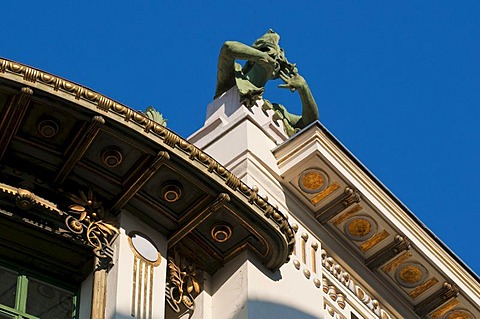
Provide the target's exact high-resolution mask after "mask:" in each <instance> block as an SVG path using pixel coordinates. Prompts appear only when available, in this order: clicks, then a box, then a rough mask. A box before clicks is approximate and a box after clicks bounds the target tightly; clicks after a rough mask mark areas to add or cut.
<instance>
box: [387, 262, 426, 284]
mask: <svg viewBox="0 0 480 319" xmlns="http://www.w3.org/2000/svg"><path fill="white" fill-rule="evenodd" d="M427 274H428V272H427V269H425V267H423V266H422V265H420V264H418V263H404V264H402V265H400V266H399V267H398V268H397V271H396V272H395V279H396V280H397V282H398V283H399V284H400V285H402V286H403V287H406V288H413V287H416V286H418V285H420V284H422V283H423V282H424V281H425V279H426V278H427Z"/></svg>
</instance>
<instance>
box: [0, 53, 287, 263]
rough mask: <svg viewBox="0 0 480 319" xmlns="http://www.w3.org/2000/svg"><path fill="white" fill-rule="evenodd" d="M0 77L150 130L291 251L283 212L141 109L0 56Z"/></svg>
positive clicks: (146, 132) (146, 131) (149, 131)
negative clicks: (254, 211) (270, 226)
mask: <svg viewBox="0 0 480 319" xmlns="http://www.w3.org/2000/svg"><path fill="white" fill-rule="evenodd" d="M0 77H4V78H7V79H10V80H13V81H16V82H20V83H23V84H25V85H29V83H31V84H32V85H34V86H35V87H37V88H40V89H42V90H44V91H48V92H50V93H52V90H53V94H56V95H58V96H61V97H62V98H65V97H66V96H70V97H71V98H73V99H75V100H82V101H85V102H88V103H90V104H92V105H93V106H95V108H96V109H97V110H99V111H102V112H104V113H108V112H112V113H114V114H116V115H117V116H120V117H122V118H123V120H124V121H125V122H133V123H135V124H136V125H138V126H140V127H141V128H142V129H143V131H144V134H145V135H148V134H152V135H154V136H156V137H157V138H160V140H161V141H162V142H163V143H165V144H166V145H168V146H169V147H171V148H174V149H177V150H179V151H181V152H182V153H184V154H186V155H187V156H188V158H189V159H190V160H192V161H194V162H196V163H198V164H200V166H201V167H203V169H204V171H206V172H208V173H210V174H212V175H215V176H217V177H220V178H221V179H222V180H223V182H224V183H225V185H226V186H228V187H229V188H230V189H232V190H233V191H234V192H237V193H238V194H240V195H241V196H242V197H243V198H244V199H246V201H247V202H248V203H250V204H251V205H253V206H255V207H256V208H258V209H260V210H261V211H262V212H263V214H264V216H265V218H266V219H267V220H269V221H270V222H273V223H274V224H275V225H276V226H277V227H278V229H279V230H280V231H281V233H282V234H283V235H284V236H285V237H286V242H287V245H288V256H290V254H291V253H292V251H293V246H294V243H295V236H294V231H293V229H292V227H291V226H290V224H289V223H288V220H287V216H286V215H284V214H283V213H282V212H280V211H279V210H278V209H277V208H276V207H274V206H272V205H271V204H270V203H268V201H267V199H266V198H264V197H262V196H260V195H258V193H257V192H258V190H257V189H252V188H250V187H249V186H247V185H246V184H245V183H243V182H242V181H240V180H239V179H238V178H237V177H236V176H235V175H234V174H232V173H231V172H230V171H228V170H227V169H226V168H225V167H223V166H222V165H221V164H220V163H218V162H217V161H216V160H214V159H213V158H212V157H210V156H209V155H207V154H206V153H204V152H202V151H201V150H200V149H198V148H197V147H195V146H194V145H193V144H191V143H189V142H187V141H186V140H184V139H182V138H181V137H180V136H178V135H177V134H175V133H173V132H172V131H170V130H169V129H167V128H166V127H164V126H163V125H161V124H160V123H158V122H155V121H153V120H152V119H150V118H148V117H147V116H146V115H145V114H144V113H142V112H140V111H135V110H133V109H131V108H129V107H127V106H125V105H123V104H121V103H118V102H116V101H114V100H112V99H110V98H108V97H107V96H104V95H102V94H100V93H98V92H95V91H93V90H91V89H89V88H87V87H85V86H82V85H80V84H77V83H74V82H71V81H68V80H66V79H63V78H61V77H58V76H55V75H53V74H50V73H47V72H44V71H41V70H38V69H35V68H32V67H29V66H26V65H23V64H20V63H17V62H14V61H10V60H6V59H0ZM42 86H43V87H42ZM55 92H58V93H55ZM197 166H198V165H197Z"/></svg>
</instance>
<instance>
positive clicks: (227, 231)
mask: <svg viewBox="0 0 480 319" xmlns="http://www.w3.org/2000/svg"><path fill="white" fill-rule="evenodd" d="M210 235H212V238H213V240H215V241H216V242H217V243H223V242H226V241H227V240H228V239H230V237H231V236H232V228H231V226H230V225H228V224H224V223H221V224H217V225H215V226H213V227H212V230H211V231H210Z"/></svg>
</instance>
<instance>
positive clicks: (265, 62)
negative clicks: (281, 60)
mask: <svg viewBox="0 0 480 319" xmlns="http://www.w3.org/2000/svg"><path fill="white" fill-rule="evenodd" d="M257 63H258V64H259V65H261V66H262V68H264V69H265V71H267V74H268V75H270V76H272V77H274V75H275V69H276V67H277V64H278V62H277V61H276V60H275V59H274V58H272V57H271V56H269V55H268V54H267V53H262V56H261V57H260V58H259V59H258V60H257Z"/></svg>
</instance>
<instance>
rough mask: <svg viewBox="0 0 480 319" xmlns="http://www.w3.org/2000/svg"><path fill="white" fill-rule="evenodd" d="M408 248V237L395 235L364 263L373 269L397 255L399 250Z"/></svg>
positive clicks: (402, 250)
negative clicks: (391, 240)
mask: <svg viewBox="0 0 480 319" xmlns="http://www.w3.org/2000/svg"><path fill="white" fill-rule="evenodd" d="M409 249H410V241H409V240H408V238H404V237H402V236H396V237H395V240H394V241H393V242H391V243H390V244H388V245H387V246H385V247H384V248H382V249H381V250H379V251H378V252H377V253H375V254H374V255H372V256H371V257H370V258H368V259H367V260H366V261H365V265H367V267H368V268H370V269H371V270H374V269H376V268H378V267H380V266H381V265H383V264H385V263H386V262H387V261H389V260H391V259H392V258H393V257H395V256H397V255H398V254H400V253H401V252H404V251H406V250H409Z"/></svg>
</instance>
